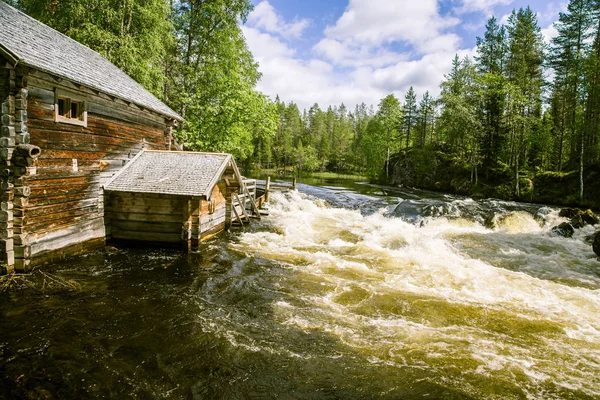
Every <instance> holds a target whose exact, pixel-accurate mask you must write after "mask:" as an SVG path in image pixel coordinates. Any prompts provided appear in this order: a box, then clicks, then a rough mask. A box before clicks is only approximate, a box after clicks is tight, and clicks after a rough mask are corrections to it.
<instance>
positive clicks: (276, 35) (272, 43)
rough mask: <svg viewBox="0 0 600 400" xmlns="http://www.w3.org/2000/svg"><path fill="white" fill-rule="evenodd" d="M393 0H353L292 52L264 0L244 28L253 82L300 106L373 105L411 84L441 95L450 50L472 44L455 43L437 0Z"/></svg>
mask: <svg viewBox="0 0 600 400" xmlns="http://www.w3.org/2000/svg"><path fill="white" fill-rule="evenodd" d="M398 3H399V2H396V1H389V0H350V2H349V4H348V6H347V8H346V9H345V11H344V13H343V15H342V16H341V17H340V18H339V19H338V20H337V21H336V22H335V23H333V24H331V25H330V26H328V27H326V28H325V29H324V31H323V35H322V37H321V38H320V39H318V41H317V42H316V43H315V44H314V45H313V47H312V53H306V51H302V52H300V51H299V52H297V51H295V50H294V49H295V47H294V46H295V45H296V44H297V42H293V41H288V40H286V39H287V38H286V37H285V36H282V35H281V32H279V31H278V30H277V29H276V27H281V26H290V25H292V24H291V23H289V22H287V21H285V20H284V19H283V18H281V17H280V16H278V14H277V13H276V11H275V10H274V9H273V7H272V6H271V5H270V4H269V3H267V2H266V1H263V2H262V3H260V4H259V6H257V8H256V10H255V11H254V12H257V11H258V14H255V15H254V16H252V18H249V24H248V25H246V26H243V27H242V31H243V32H244V35H245V36H246V39H247V42H248V46H249V48H250V50H251V51H252V52H253V54H254V56H255V58H256V60H257V61H258V62H259V64H260V71H261V72H262V74H263V78H262V80H261V82H260V83H259V86H258V89H259V90H261V91H262V92H264V93H266V94H268V95H269V96H271V97H272V98H274V97H275V96H276V95H279V96H280V98H281V99H282V100H284V101H286V102H289V101H293V102H295V103H297V104H298V106H299V107H300V108H301V109H302V108H306V109H308V108H310V107H311V106H312V105H313V104H314V103H315V102H317V103H319V105H320V106H321V107H322V108H324V109H325V108H327V107H328V106H330V105H332V106H333V105H340V104H341V103H344V104H346V106H347V107H348V108H350V109H352V108H354V106H355V105H356V104H360V103H362V102H364V103H366V104H368V105H374V106H377V104H378V103H379V101H380V100H381V99H382V98H383V97H385V96H386V95H388V94H390V93H393V94H395V95H396V96H397V97H398V98H400V99H404V95H405V93H406V91H408V89H409V87H411V86H413V87H414V89H415V91H416V92H417V95H418V96H419V98H420V97H421V96H422V95H423V94H424V93H425V91H429V92H430V93H431V94H432V95H437V94H439V91H440V89H439V85H440V83H441V81H442V80H443V79H444V75H445V74H447V73H448V72H449V71H450V68H451V64H452V59H453V58H454V55H455V54H456V53H458V54H459V56H460V57H461V58H462V57H464V56H466V55H469V56H471V57H472V56H473V54H474V52H475V50H474V49H460V38H459V36H458V35H456V34H455V33H453V32H452V31H451V28H453V27H455V26H456V24H457V23H458V20H457V19H455V18H450V17H444V16H441V15H440V13H439V9H438V3H437V0H419V1H404V2H402V4H401V6H400V5H399V4H398ZM261 5H262V7H260V6H261ZM259 7H260V8H259Z"/></svg>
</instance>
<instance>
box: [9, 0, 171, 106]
mask: <svg viewBox="0 0 600 400" xmlns="http://www.w3.org/2000/svg"><path fill="white" fill-rule="evenodd" d="M12 3H13V5H15V6H16V7H18V8H20V9H21V10H23V11H24V12H25V13H27V14H28V15H30V16H31V17H33V18H35V19H37V20H39V21H41V22H43V23H45V24H47V25H49V26H51V27H52V28H54V29H56V30H57V31H59V32H61V33H64V34H65V35H67V36H69V37H71V38H73V39H74V40H76V41H78V42H80V43H82V44H84V45H86V46H88V47H89V48H91V49H92V50H95V51H97V52H98V53H100V54H101V55H103V56H104V57H106V58H107V59H108V60H110V61H111V62H112V63H113V64H115V65H116V66H117V67H119V68H121V69H122V70H123V71H125V72H126V73H127V74H128V75H129V76H131V77H132V78H133V79H135V80H136V81H137V82H139V83H140V84H141V85H142V86H144V87H145V88H146V89H148V90H149V91H150V92H152V93H154V94H155V95H156V96H158V97H159V98H162V99H164V84H165V63H166V61H167V54H168V50H169V48H170V46H171V45H172V43H173V38H174V35H173V25H172V24H171V22H170V18H169V16H170V8H169V2H168V1H167V0H118V1H117V0H94V1H83V0H69V1H56V0H17V1H14V2H12Z"/></svg>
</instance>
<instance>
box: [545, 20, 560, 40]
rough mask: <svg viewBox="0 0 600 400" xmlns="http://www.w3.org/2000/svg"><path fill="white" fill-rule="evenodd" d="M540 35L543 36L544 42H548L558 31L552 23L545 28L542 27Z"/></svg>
mask: <svg viewBox="0 0 600 400" xmlns="http://www.w3.org/2000/svg"><path fill="white" fill-rule="evenodd" d="M542 35H543V36H544V40H545V41H546V43H548V44H550V43H551V41H552V38H554V37H556V36H557V35H558V31H557V30H556V28H555V27H554V24H552V25H550V26H548V27H547V28H544V29H542Z"/></svg>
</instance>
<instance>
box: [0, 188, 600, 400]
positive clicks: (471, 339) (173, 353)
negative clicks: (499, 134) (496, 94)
mask: <svg viewBox="0 0 600 400" xmlns="http://www.w3.org/2000/svg"><path fill="white" fill-rule="evenodd" d="M299 189H300V191H298V192H297V191H293V192H289V193H275V194H273V195H272V196H271V202H270V204H269V206H268V208H269V209H268V212H269V216H267V217H263V219H262V220H261V221H260V222H258V223H255V224H253V226H252V227H250V228H246V230H245V231H243V232H237V233H231V234H229V235H228V236H227V237H226V239H227V240H226V241H224V240H222V239H216V240H213V241H211V242H210V243H208V244H205V245H204V246H203V248H202V249H201V252H200V254H195V255H189V256H187V255H182V254H181V253H179V252H177V251H170V250H164V249H131V248H117V249H113V250H110V251H106V252H99V253H95V254H91V255H87V256H82V257H79V258H76V259H74V260H71V261H68V262H66V263H64V264H61V265H59V266H57V267H56V268H55V270H54V271H53V273H54V274H55V276H60V277H62V278H64V279H71V280H75V281H77V282H79V283H80V285H81V289H80V290H78V291H76V292H61V291H58V292H57V293H50V294H48V293H45V292H39V293H38V292H32V291H31V290H30V291H27V290H26V291H20V292H13V293H11V294H9V295H6V294H5V295H3V297H0V300H1V301H0V312H1V313H2V321H3V324H2V327H1V328H0V378H1V379H2V380H1V381H0V389H4V390H5V393H7V398H12V397H14V398H17V397H19V396H21V395H30V394H31V393H34V394H36V393H37V394H39V393H42V394H45V395H48V396H50V397H48V398H65V396H66V397H78V398H86V397H89V398H100V397H118V398H121V397H123V396H125V397H132V398H235V399H237V398H240V399H241V398H260V399H262V398H302V399H303V398H312V399H317V398H332V399H338V398H339V399H353V398H361V399H362V398H364V399H371V398H389V399H398V398H407V399H412V398H422V399H563V398H569V399H593V398H600V261H599V260H598V259H597V258H596V256H595V255H594V254H593V252H592V250H591V246H590V244H589V243H587V240H588V237H589V236H590V235H591V234H593V233H594V231H595V227H590V226H588V227H585V228H583V229H580V230H577V231H576V233H575V235H574V236H573V238H568V239H567V238H563V237H559V236H556V235H555V234H554V233H553V232H552V231H551V228H552V227H553V226H555V225H557V224H558V223H560V222H562V221H563V220H562V219H561V218H559V216H558V209H556V208H552V207H543V206H540V205H532V204H522V203H513V202H502V201H497V200H483V201H474V200H471V199H461V198H455V197H451V196H443V195H431V196H429V195H428V194H427V193H419V192H415V191H405V192H389V191H388V190H387V189H386V188H382V187H374V186H370V193H369V194H368V195H365V194H359V193H357V192H356V190H349V189H343V188H339V187H337V188H334V187H325V188H324V187H315V186H307V185H300V187H299ZM19 375H23V377H22V378H20V379H17V378H18V376H19ZM0 393H1V392H0ZM0 397H1V395H0Z"/></svg>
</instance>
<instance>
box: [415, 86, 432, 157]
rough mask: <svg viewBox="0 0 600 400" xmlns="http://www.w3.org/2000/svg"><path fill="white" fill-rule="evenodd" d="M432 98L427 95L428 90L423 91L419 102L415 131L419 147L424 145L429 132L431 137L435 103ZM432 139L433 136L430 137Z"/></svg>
mask: <svg viewBox="0 0 600 400" xmlns="http://www.w3.org/2000/svg"><path fill="white" fill-rule="evenodd" d="M434 103H435V102H434V100H433V98H432V97H431V96H430V95H429V91H427V92H425V94H424V95H423V98H422V99H421V102H420V103H419V110H418V116H417V132H418V140H417V145H418V146H419V147H425V142H426V140H427V136H428V135H429V134H430V133H431V136H432V137H433V129H434V124H435V105H434ZM431 141H433V138H432V139H431Z"/></svg>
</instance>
